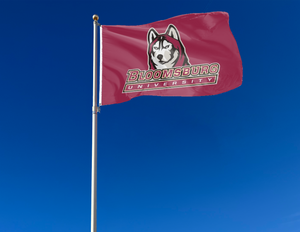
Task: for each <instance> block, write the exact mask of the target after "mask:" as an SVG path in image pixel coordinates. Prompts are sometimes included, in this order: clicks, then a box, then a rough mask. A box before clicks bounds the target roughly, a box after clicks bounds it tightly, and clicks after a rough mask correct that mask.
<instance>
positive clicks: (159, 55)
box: [151, 38, 178, 65]
mask: <svg viewBox="0 0 300 232" xmlns="http://www.w3.org/2000/svg"><path fill="white" fill-rule="evenodd" d="M176 52H177V53H178V51H176V50H175V49H174V47H173V45H172V44H171V43H170V42H168V41H167V40H165V39H164V38H161V39H159V40H158V41H157V42H156V43H155V44H153V49H152V53H151V58H152V60H153V61H155V63H157V64H161V65H163V64H166V63H168V62H169V61H170V60H172V58H173V57H174V53H175V56H176V55H177V54H176Z"/></svg>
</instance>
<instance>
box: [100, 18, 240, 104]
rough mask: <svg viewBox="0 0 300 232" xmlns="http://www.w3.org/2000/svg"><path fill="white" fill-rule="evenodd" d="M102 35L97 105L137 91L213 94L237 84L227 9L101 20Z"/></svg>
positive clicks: (126, 97) (237, 60) (236, 59)
mask: <svg viewBox="0 0 300 232" xmlns="http://www.w3.org/2000/svg"><path fill="white" fill-rule="evenodd" d="M101 39H102V48H101V49H102V62H101V63H102V67H100V68H102V86H101V89H102V96H100V102H101V105H110V104H115V103H121V102H125V101H129V100H130V99H132V98H134V97H138V96H142V95H152V96H206V95H215V94H220V93H223V92H226V91H229V90H232V89H234V88H237V87H238V86H240V85H241V84H242V76H243V68H242V60H241V57H240V53H239V50H238V47H237V44H236V41H235V39H234V37H233V35H232V33H231V30H230V28H229V15H228V14H227V13H226V12H212V13H203V14H202V13H201V14H200V13H199V14H187V15H180V16H176V17H173V18H170V19H166V20H162V21H158V22H154V23H149V24H145V25H140V26H104V25H102V38H101Z"/></svg>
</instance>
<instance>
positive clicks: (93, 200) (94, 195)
mask: <svg viewBox="0 0 300 232" xmlns="http://www.w3.org/2000/svg"><path fill="white" fill-rule="evenodd" d="M98 19H99V17H98V15H93V20H94V41H93V109H92V115H93V119H92V120H93V122H92V180H91V182H92V183H91V232H97V117H98V114H97V113H98V111H99V107H98V105H97V104H98V99H97V92H98V91H97V90H98V84H97V81H98V80H97V74H98V66H97V64H98V63H97V60H98V52H97V51H98V46H97V44H98V25H99V24H98Z"/></svg>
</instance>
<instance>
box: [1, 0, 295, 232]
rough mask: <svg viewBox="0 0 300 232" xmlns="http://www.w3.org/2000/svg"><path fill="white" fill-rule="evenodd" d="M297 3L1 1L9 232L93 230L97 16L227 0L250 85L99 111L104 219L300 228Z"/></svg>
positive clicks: (101, 222)
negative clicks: (92, 162)
mask: <svg viewBox="0 0 300 232" xmlns="http://www.w3.org/2000/svg"><path fill="white" fill-rule="evenodd" d="M299 7H300V2H299V1H290V0H286V1H281V0H280V1H267V0H264V1H244V0H243V1H241V0H240V1H217V0H205V1H204V0H203V1H202V0H198V1H190V0H185V1H175V0H174V1H151V2H146V1H115V0H110V1H0V28H1V33H0V43H1V46H0V47H1V50H0V99H1V109H2V110H1V114H0V231H1V232H2V231H3V232H27V231H28V232H41V231H43V232H65V231H72V232H77V231H78V232H79V231H80V232H82V231H89V230H90V178H91V174H90V173H91V123H92V122H91V119H92V115H91V110H92V109H91V106H92V40H93V20H92V15H93V14H98V15H99V17H100V19H99V23H101V24H103V25H139V24H145V23H150V22H153V21H157V20H162V19H166V18H170V17H173V16H176V15H180V14H187V13H202V12H211V11H226V12H228V13H229V17H230V20H229V23H230V27H231V30H232V33H233V35H234V36H235V39H236V41H237V44H238V47H239V50H240V54H241V57H242V61H243V70H244V74H243V84H242V86H241V87H239V88H237V89H235V90H232V91H229V92H227V93H223V94H220V95H216V96H208V97H193V98H191V97H190V98H181V97H150V96H144V97H138V98H135V99H132V100H131V101H129V102H125V103H121V104H116V105H110V106H104V107H102V110H101V114H100V115H99V117H98V120H99V125H98V133H99V137H98V148H99V151H98V231H101V232H119V231H122V232H140V231H143V232H152V231H155V232H167V231H172V232H182V231H187V232H199V231H201V232H227V231H228V232H254V231H255V232H297V231H300V197H299V196H300V184H299V183H300V168H299V167H300V156H299V155H300V124H299V118H300V108H299V99H300V92H299V85H300V80H299V78H298V77H299V74H298V66H299V61H300V60H299V52H300V46H299V44H298V42H299V41H300V31H299V25H298V24H299V22H300V20H299V15H298V14H299Z"/></svg>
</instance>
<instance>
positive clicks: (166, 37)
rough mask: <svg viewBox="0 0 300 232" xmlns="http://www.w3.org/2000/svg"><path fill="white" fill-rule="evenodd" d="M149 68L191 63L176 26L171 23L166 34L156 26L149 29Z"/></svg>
mask: <svg viewBox="0 0 300 232" xmlns="http://www.w3.org/2000/svg"><path fill="white" fill-rule="evenodd" d="M147 38H148V61H149V69H164V68H172V67H176V66H185V65H190V63H189V59H188V56H187V55H186V53H185V48H184V46H183V44H182V42H181V40H180V36H179V33H178V30H177V29H176V27H175V26H174V25H172V24H170V25H169V26H168V28H167V30H166V32H165V33H164V34H158V33H157V31H156V30H155V29H154V28H150V29H149V31H148V36H147Z"/></svg>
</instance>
